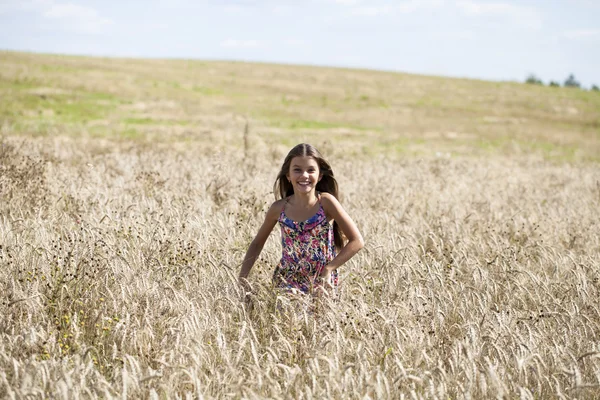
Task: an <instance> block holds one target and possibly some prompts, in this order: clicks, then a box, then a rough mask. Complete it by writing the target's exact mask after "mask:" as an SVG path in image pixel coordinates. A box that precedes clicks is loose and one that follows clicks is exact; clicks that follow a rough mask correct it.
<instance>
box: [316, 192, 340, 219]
mask: <svg viewBox="0 0 600 400" xmlns="http://www.w3.org/2000/svg"><path fill="white" fill-rule="evenodd" d="M320 197H321V206H322V207H323V210H324V211H325V214H326V215H327V217H328V218H329V219H331V218H334V217H335V216H336V215H338V214H339V209H340V208H341V207H342V205H341V204H340V202H339V201H338V199H337V198H336V197H335V196H334V195H332V194H331V193H326V192H322V193H320Z"/></svg>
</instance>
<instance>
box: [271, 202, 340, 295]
mask: <svg viewBox="0 0 600 400" xmlns="http://www.w3.org/2000/svg"><path fill="white" fill-rule="evenodd" d="M317 196H318V200H319V211H317V213H316V214H315V215H313V216H312V217H310V218H309V219H307V220H306V221H303V222H296V221H293V220H291V219H289V218H288V217H287V216H286V215H285V204H287V202H288V200H287V199H286V201H285V203H284V205H283V207H282V209H281V213H280V215H279V220H278V221H279V225H280V226H281V248H282V254H281V261H280V262H279V264H278V265H277V267H276V268H275V272H274V274H273V284H274V285H275V288H277V289H280V290H283V291H284V292H288V293H294V294H295V293H304V294H308V293H314V292H313V289H314V288H315V286H316V285H318V284H319V282H318V281H319V276H320V275H321V271H322V270H323V267H325V265H327V263H328V262H330V261H331V260H333V258H334V257H335V255H336V250H335V242H334V239H333V226H332V225H331V224H330V223H329V221H328V220H327V217H326V215H325V210H324V209H323V205H322V204H321V196H320V194H318V195H317ZM288 199H289V197H288ZM331 283H332V285H333V288H334V293H335V292H337V286H338V272H337V270H334V271H333V272H332V273H331Z"/></svg>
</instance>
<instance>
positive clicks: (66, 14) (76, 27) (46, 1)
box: [0, 0, 114, 33]
mask: <svg viewBox="0 0 600 400" xmlns="http://www.w3.org/2000/svg"><path fill="white" fill-rule="evenodd" d="M15 12H16V13H19V12H21V13H30V14H36V15H39V16H40V17H42V18H43V19H44V21H45V22H44V23H43V25H42V27H43V28H44V29H59V30H67V31H72V32H77V33H102V32H103V31H104V30H105V28H106V27H107V26H109V25H112V24H114V22H113V21H112V20H111V19H109V18H103V17H102V16H101V15H100V14H99V13H98V11H97V10H96V9H94V8H91V7H86V6H81V5H78V4H73V3H61V2H56V1H54V0H25V1H20V2H15V1H1V0H0V14H7V13H15Z"/></svg>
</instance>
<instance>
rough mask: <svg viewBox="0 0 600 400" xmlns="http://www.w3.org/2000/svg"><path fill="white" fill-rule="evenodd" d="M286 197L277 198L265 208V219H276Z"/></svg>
mask: <svg viewBox="0 0 600 400" xmlns="http://www.w3.org/2000/svg"><path fill="white" fill-rule="evenodd" d="M286 200H287V198H285V197H284V198H283V199H279V200H276V201H275V202H273V204H271V206H270V207H269V209H268V210H267V219H272V220H275V221H276V220H278V219H279V215H280V214H281V211H282V210H283V206H284V205H285V202H286Z"/></svg>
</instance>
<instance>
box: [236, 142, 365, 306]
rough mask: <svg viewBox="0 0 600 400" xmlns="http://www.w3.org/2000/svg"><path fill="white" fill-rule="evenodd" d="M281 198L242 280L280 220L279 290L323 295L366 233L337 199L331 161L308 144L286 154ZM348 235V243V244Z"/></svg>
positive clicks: (259, 236) (280, 178)
mask: <svg viewBox="0 0 600 400" xmlns="http://www.w3.org/2000/svg"><path fill="white" fill-rule="evenodd" d="M274 191H275V196H276V197H277V195H279V196H280V197H281V199H280V200H277V201H276V202H275V203H273V205H271V207H270V208H269V210H268V211H267V215H266V218H265V221H264V222H263V224H262V226H261V227H260V229H259V230H258V233H257V234H256V237H255V238H254V240H253V241H252V243H251V244H250V247H249V248H248V251H247V252H246V256H245V257H244V261H243V263H242V269H241V271H240V275H239V279H240V282H241V284H242V285H243V287H244V288H246V289H248V283H247V280H246V278H247V277H248V274H249V273H250V270H251V269H252V266H253V265H254V261H255V260H256V259H257V258H258V256H259V255H260V252H261V251H262V248H263V246H264V244H265V242H266V240H267V238H268V237H269V235H270V233H271V231H272V230H273V227H274V226H275V224H277V223H279V225H280V226H281V245H282V256H281V261H280V262H279V264H278V265H277V267H276V268H275V272H274V273H273V284H274V286H275V288H276V289H279V290H282V291H284V292H287V293H292V294H312V295H318V294H319V293H320V292H323V291H325V292H329V291H330V290H331V289H335V288H336V287H337V284H338V273H337V268H338V267H340V266H341V265H342V264H344V263H345V262H346V261H348V260H349V259H350V258H351V257H352V256H354V255H355V254H356V253H357V252H358V251H359V250H360V249H361V248H362V247H363V245H364V244H363V238H362V236H361V234H360V232H359V231H358V229H357V227H356V225H355V224H354V222H353V221H352V219H351V218H350V217H349V216H348V214H347V213H346V211H344V208H343V207H342V206H341V204H340V203H339V201H338V200H337V199H336V197H337V194H338V186H337V182H336V180H335V178H334V177H333V171H332V169H331V166H330V165H329V163H328V162H327V161H325V159H323V157H322V156H321V154H320V153H319V151H318V150H317V149H315V148H314V147H313V146H311V145H309V144H304V143H303V144H299V145H297V146H295V147H294V148H293V149H292V150H291V151H290V152H289V153H288V155H287V157H286V158H285V161H284V163H283V165H282V166H281V170H280V171H279V174H278V175H277V179H276V180H275V185H274ZM344 236H345V237H346V238H347V239H348V242H347V243H346V244H345V245H344Z"/></svg>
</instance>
